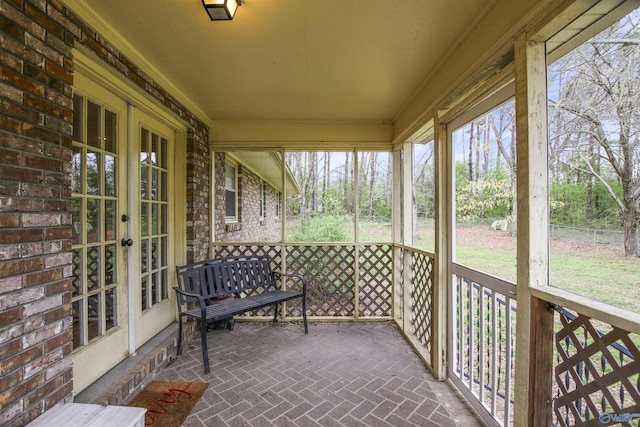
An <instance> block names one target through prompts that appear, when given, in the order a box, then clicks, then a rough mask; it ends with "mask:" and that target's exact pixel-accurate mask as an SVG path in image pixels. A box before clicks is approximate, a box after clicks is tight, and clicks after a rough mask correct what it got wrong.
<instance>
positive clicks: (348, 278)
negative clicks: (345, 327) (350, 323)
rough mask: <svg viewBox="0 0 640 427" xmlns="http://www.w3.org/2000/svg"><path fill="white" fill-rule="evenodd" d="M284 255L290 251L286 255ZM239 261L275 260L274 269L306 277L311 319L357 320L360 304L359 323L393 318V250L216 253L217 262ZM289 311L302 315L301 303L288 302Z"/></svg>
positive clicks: (246, 248) (264, 247)
mask: <svg viewBox="0 0 640 427" xmlns="http://www.w3.org/2000/svg"><path fill="white" fill-rule="evenodd" d="M283 249H285V250H286V252H285V253H284V254H283V252H282V251H283ZM356 249H357V251H356ZM356 253H357V255H356ZM239 255H268V256H270V257H271V258H272V259H273V260H274V266H273V268H274V269H276V270H280V271H283V265H284V266H285V267H284V272H289V273H293V272H295V273H299V274H302V275H303V276H304V277H305V279H306V280H307V316H309V317H314V316H315V317H327V316H330V317H351V318H354V317H355V312H356V309H355V307H356V303H357V304H358V316H359V317H363V318H366V317H376V318H379V317H391V315H392V307H393V264H392V255H393V246H392V245H389V244H369V245H359V246H355V245H353V244H331V243H327V244H305V245H294V244H285V245H283V244H278V245H269V244H225V243H220V244H217V245H216V246H215V248H214V253H213V256H214V257H216V258H219V257H225V256H239ZM356 256H357V257H358V264H359V268H358V269H356ZM356 276H357V277H356ZM295 283H296V282H295V281H294V280H292V281H291V284H292V285H295ZM356 283H357V285H358V286H356ZM356 288H357V289H358V301H357V302H356ZM286 308H287V310H286V315H287V316H294V317H297V316H301V315H302V304H301V302H299V301H297V300H296V301H289V302H287V304H286ZM272 314H273V312H272V311H271V309H270V308H267V309H263V310H256V311H254V312H251V313H247V316H270V315H272Z"/></svg>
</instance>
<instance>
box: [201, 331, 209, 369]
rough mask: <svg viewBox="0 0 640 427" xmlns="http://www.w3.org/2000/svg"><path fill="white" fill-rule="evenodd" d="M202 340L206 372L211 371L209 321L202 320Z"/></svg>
mask: <svg viewBox="0 0 640 427" xmlns="http://www.w3.org/2000/svg"><path fill="white" fill-rule="evenodd" d="M200 341H201V343H202V361H203V362H204V373H205V374H208V373H209V372H211V370H210V369H209V348H208V347H207V321H206V319H202V320H201V321H200Z"/></svg>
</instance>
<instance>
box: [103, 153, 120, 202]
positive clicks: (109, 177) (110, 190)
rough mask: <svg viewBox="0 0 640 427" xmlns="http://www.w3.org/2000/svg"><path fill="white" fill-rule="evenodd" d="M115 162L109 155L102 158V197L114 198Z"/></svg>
mask: <svg viewBox="0 0 640 427" xmlns="http://www.w3.org/2000/svg"><path fill="white" fill-rule="evenodd" d="M116 185H117V181H116V160H115V157H114V156H112V155H109V154H105V156H104V195H105V196H115V194H116Z"/></svg>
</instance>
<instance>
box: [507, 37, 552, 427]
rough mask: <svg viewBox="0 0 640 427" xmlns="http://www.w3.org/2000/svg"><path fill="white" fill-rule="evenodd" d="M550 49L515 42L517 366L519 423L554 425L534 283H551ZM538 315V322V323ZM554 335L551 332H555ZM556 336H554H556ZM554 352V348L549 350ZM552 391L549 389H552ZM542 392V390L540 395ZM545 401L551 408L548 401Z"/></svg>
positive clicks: (523, 40)
mask: <svg viewBox="0 0 640 427" xmlns="http://www.w3.org/2000/svg"><path fill="white" fill-rule="evenodd" d="M546 75H547V69H546V52H545V44H544V43H543V42H536V43H533V42H530V40H529V39H528V37H527V34H526V33H522V34H520V35H519V36H518V37H517V38H516V41H515V84H516V128H517V134H516V138H517V182H518V184H517V185H518V189H517V190H518V191H517V194H518V215H517V221H518V249H517V257H518V258H517V259H518V270H517V274H518V276H517V284H518V286H517V319H516V328H517V332H516V337H518V338H517V344H516V368H515V393H514V395H515V410H514V416H515V423H514V425H517V426H527V425H528V426H533V425H549V422H550V421H551V420H550V419H549V420H546V419H545V418H546V414H541V413H540V412H536V411H537V410H543V411H544V412H547V411H548V414H549V415H550V410H549V405H550V402H542V403H541V400H543V399H545V397H544V395H543V394H544V393H545V390H544V388H545V387H544V386H543V384H544V383H545V381H547V380H548V381H550V380H551V376H552V374H553V372H552V370H549V372H546V371H547V370H548V366H543V363H545V362H546V356H544V354H543V353H544V352H545V351H546V348H545V347H546V346H549V345H550V343H549V341H548V340H549V333H548V331H546V330H545V329H544V328H542V327H540V324H541V323H544V322H545V321H547V320H548V318H547V316H546V315H545V313H544V307H543V306H541V305H540V304H539V302H540V301H539V300H536V299H533V298H532V297H531V290H530V288H531V286H545V285H548V271H549V258H548V246H549V240H548V229H549V215H548V212H549V211H548V205H549V198H548V176H547V174H548V170H547V159H548V155H547V88H546ZM533 319H536V321H533ZM551 334H552V331H551ZM552 338H553V337H552V335H551V339H552ZM549 350H551V349H549ZM549 392H550V390H549ZM541 393H542V394H541ZM545 404H546V408H545V407H544V405H545Z"/></svg>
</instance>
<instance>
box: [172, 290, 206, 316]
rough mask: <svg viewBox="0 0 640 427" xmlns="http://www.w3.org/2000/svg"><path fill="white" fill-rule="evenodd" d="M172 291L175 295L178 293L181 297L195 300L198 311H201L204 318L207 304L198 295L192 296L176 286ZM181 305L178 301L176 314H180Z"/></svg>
mask: <svg viewBox="0 0 640 427" xmlns="http://www.w3.org/2000/svg"><path fill="white" fill-rule="evenodd" d="M173 290H174V291H176V292H177V293H179V294H180V295H183V296H185V297H189V298H195V299H196V300H197V301H198V303H199V304H200V310H201V311H202V317H203V318H204V317H205V313H206V311H207V304H206V303H205V302H204V298H202V295H199V294H192V293H190V292H185V291H183V290H182V289H180V288H178V287H177V286H174V287H173ZM181 305H182V304H180V300H178V312H179V313H180V312H182V310H181Z"/></svg>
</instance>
